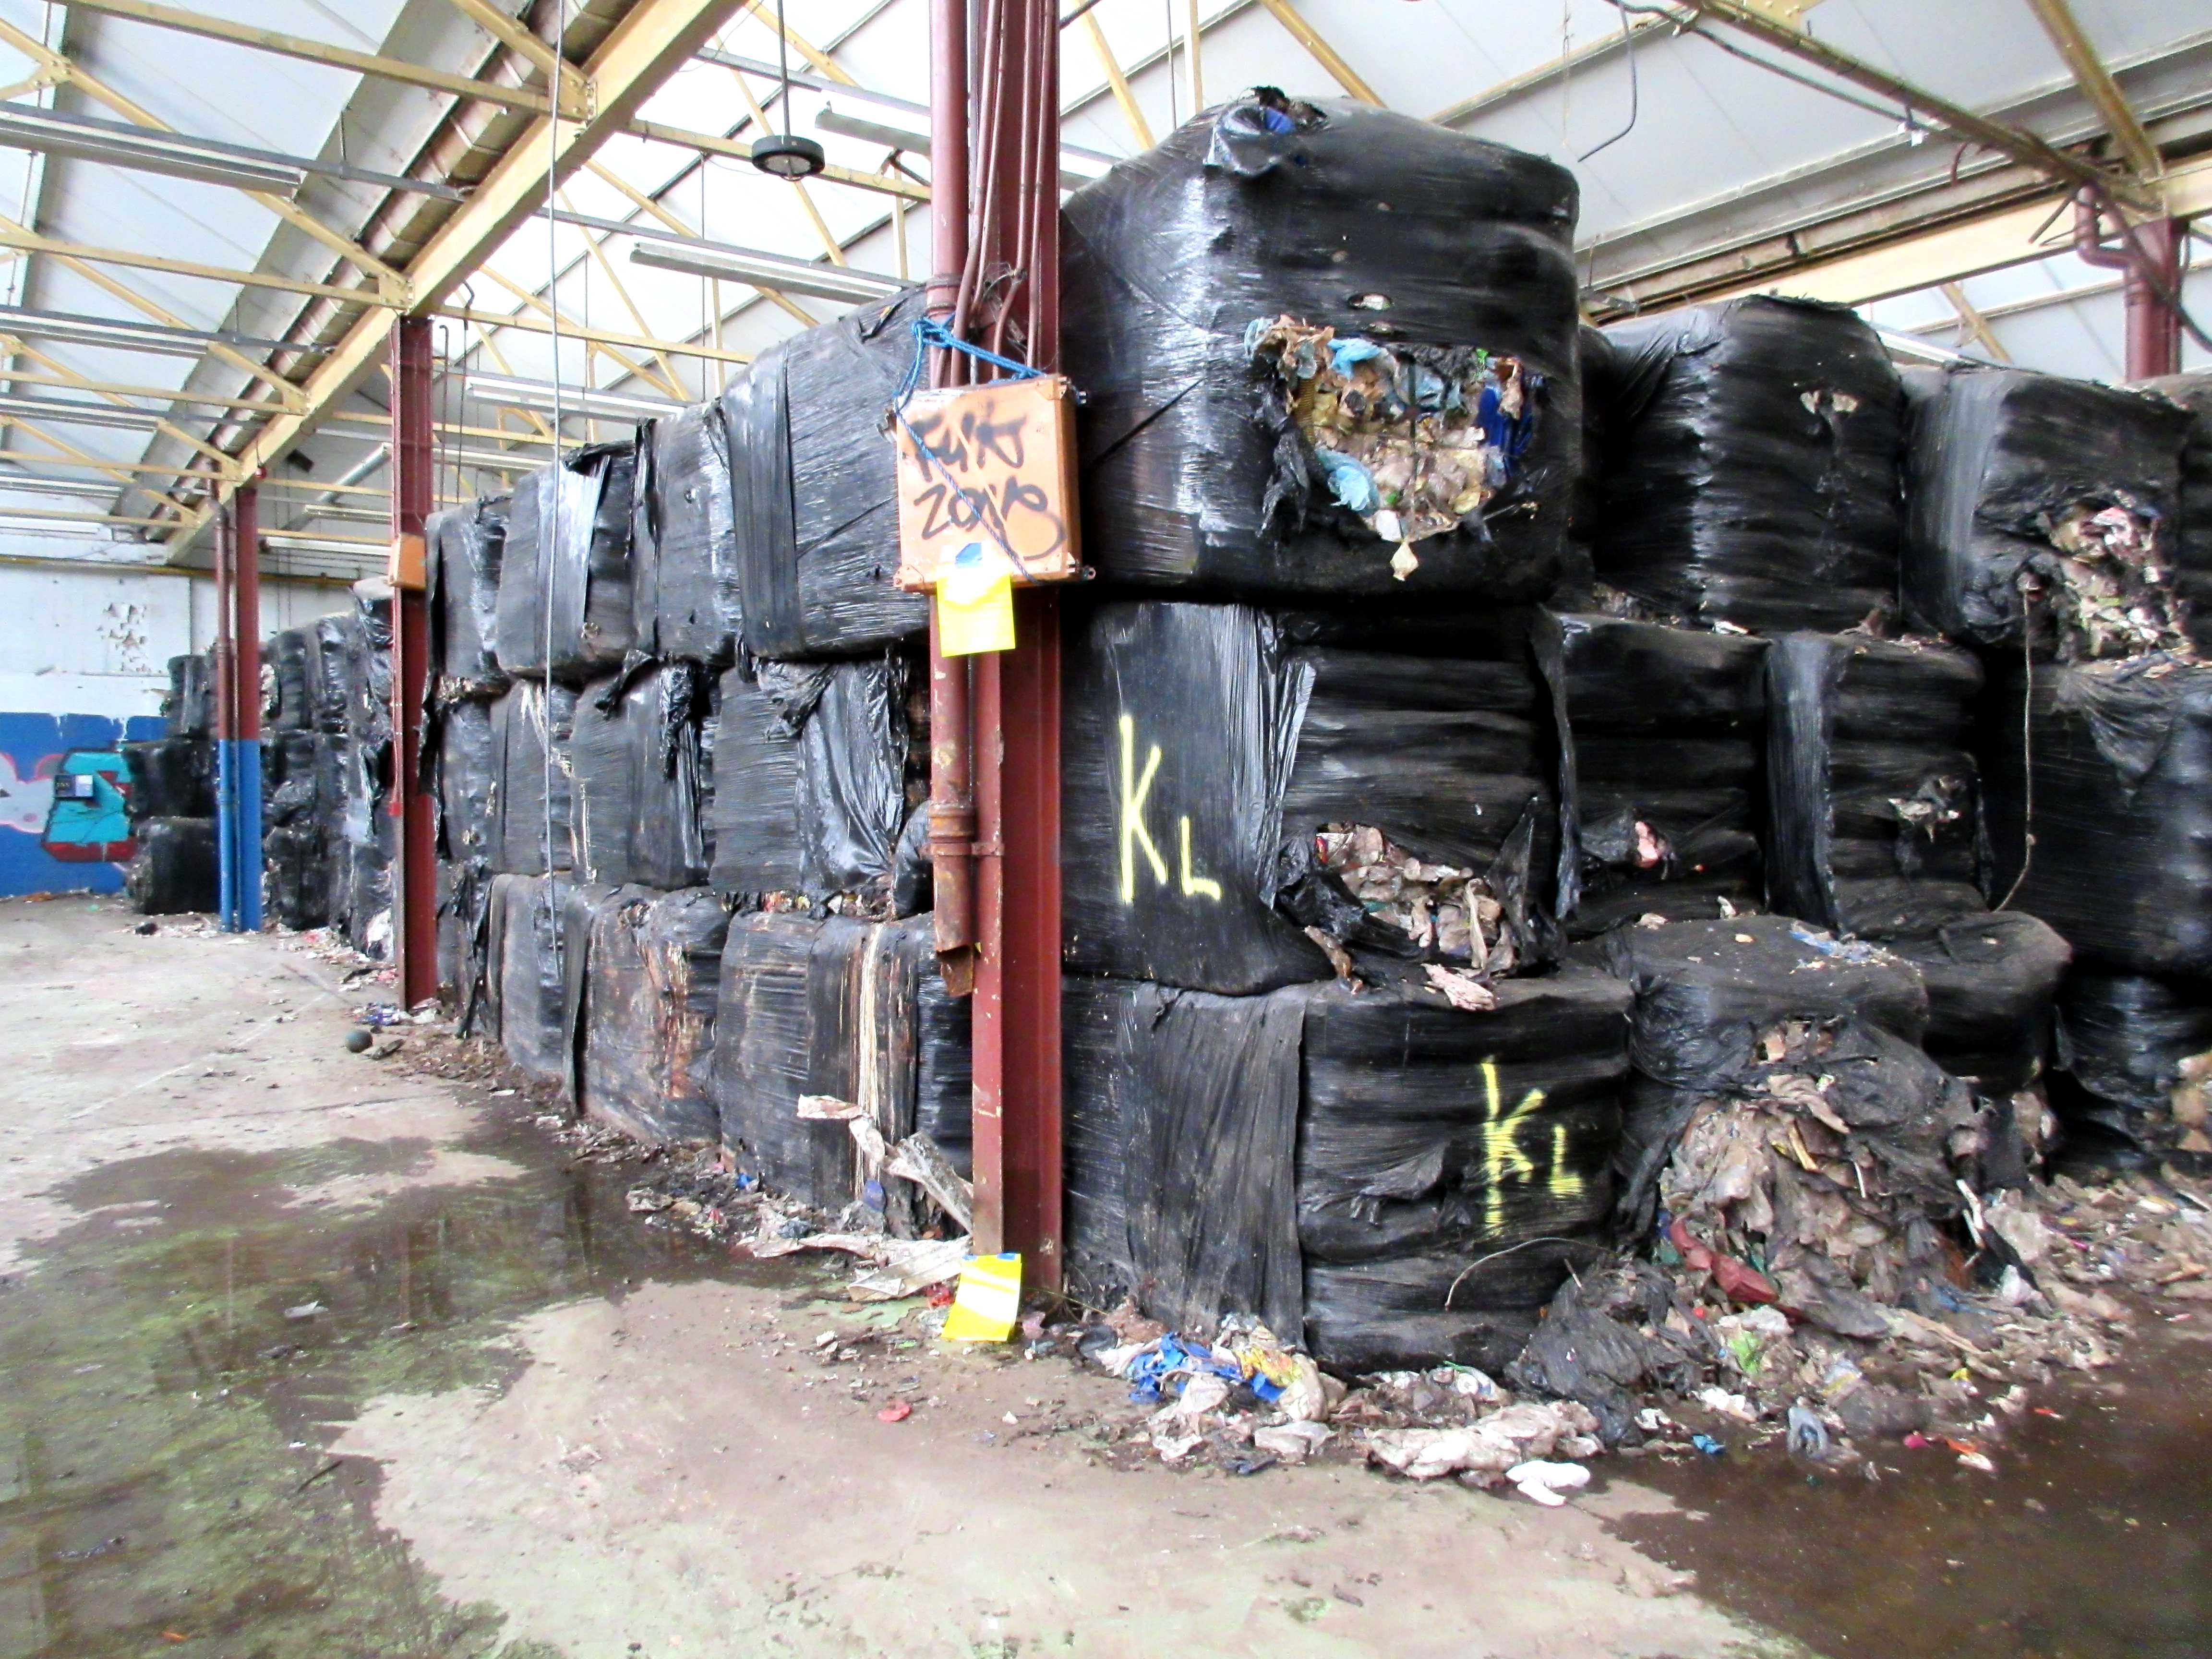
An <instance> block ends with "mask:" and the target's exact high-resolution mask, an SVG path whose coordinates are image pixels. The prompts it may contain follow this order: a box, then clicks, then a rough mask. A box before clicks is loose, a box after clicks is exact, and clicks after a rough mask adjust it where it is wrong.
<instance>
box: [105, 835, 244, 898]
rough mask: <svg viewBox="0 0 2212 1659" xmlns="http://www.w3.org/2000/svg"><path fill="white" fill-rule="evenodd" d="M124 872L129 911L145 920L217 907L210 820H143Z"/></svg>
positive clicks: (214, 856) (215, 873)
mask: <svg viewBox="0 0 2212 1659" xmlns="http://www.w3.org/2000/svg"><path fill="white" fill-rule="evenodd" d="M131 835H132V838H133V839H134V840H136V841H137V843H138V847H137V852H135V853H134V854H132V855H131V863H130V865H129V866H128V867H127V868H125V871H124V876H123V884H124V890H125V892H126V893H127V894H128V895H129V896H130V899H131V908H132V909H134V910H137V911H140V912H142V913H143V914H144V915H149V916H168V915H185V914H187V913H191V912H201V911H209V910H212V909H214V908H216V905H217V904H218V903H219V902H221V896H220V894H219V893H218V891H217V887H218V884H219V882H220V880H221V875H220V871H219V868H218V865H217V861H216V827H215V820H214V819H213V818H149V819H147V820H146V821H145V822H144V823H140V824H138V825H137V826H136V827H135V828H134V829H132V831H131Z"/></svg>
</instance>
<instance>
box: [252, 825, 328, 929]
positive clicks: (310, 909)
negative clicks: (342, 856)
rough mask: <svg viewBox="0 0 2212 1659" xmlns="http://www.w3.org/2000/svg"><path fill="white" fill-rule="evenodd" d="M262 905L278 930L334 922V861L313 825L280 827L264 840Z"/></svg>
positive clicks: (276, 827) (276, 826)
mask: <svg viewBox="0 0 2212 1659" xmlns="http://www.w3.org/2000/svg"><path fill="white" fill-rule="evenodd" d="M261 869H262V882H261V886H262V902H263V904H264V908H266V910H267V912H268V914H269V915H270V916H271V917H273V918H274V919H275V920H276V923H277V924H278V926H280V927H290V928H294V929H301V928H307V927H326V926H328V925H329V922H330V919H331V858H330V854H329V852H328V851H327V848H326V844H325V840H324V836H323V832H322V831H321V830H320V829H318V828H317V827H316V826H315V825H314V824H313V823H309V822H294V823H279V824H276V825H274V826H273V827H272V828H270V830H269V831H268V833H266V834H265V835H264V836H262V837H261Z"/></svg>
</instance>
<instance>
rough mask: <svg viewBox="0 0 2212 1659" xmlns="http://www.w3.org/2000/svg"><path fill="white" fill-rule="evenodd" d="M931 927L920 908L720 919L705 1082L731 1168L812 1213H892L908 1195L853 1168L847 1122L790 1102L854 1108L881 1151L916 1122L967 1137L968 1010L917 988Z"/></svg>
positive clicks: (930, 974)
mask: <svg viewBox="0 0 2212 1659" xmlns="http://www.w3.org/2000/svg"><path fill="white" fill-rule="evenodd" d="M935 976H936V963H935V948H934V944H933V921H932V919H931V918H930V917H927V916H918V917H915V918H912V919H910V920H908V921H898V922H892V923H889V924H876V923H871V922H866V921H856V920H854V919H852V918H850V917H845V916H828V917H823V918H821V919H818V920H817V919H814V918H810V917H805V916H799V915H772V914H759V913H755V914H751V915H738V916H736V917H733V918H732V920H731V922H730V927H729V934H728V938H727V939H726V942H725V944H724V946H723V950H722V976H721V988H720V1003H719V1005H718V1008H717V1012H716V1015H715V1019H716V1036H715V1043H714V1078H715V1095H716V1099H717V1101H718V1102H719V1103H720V1112H721V1128H722V1144H723V1145H724V1146H726V1148H728V1149H729V1151H730V1152H731V1153H732V1156H733V1157H734V1158H736V1159H737V1161H738V1165H739V1167H740V1168H742V1169H744V1170H748V1171H750V1172H751V1173H754V1174H757V1175H758V1176H760V1177H761V1178H762V1180H763V1181H764V1182H767V1183H768V1184H769V1186H770V1187H772V1188H777V1189H779V1190H781V1191H783V1192H786V1193H788V1194H792V1195H793V1196H794V1197H796V1198H798V1199H799V1200H802V1201H803V1202H805V1203H808V1204H811V1205H815V1206H818V1207H820V1208H822V1209H825V1210H829V1211H831V1212H836V1211H840V1210H842V1209H843V1208H844V1206H846V1205H848V1204H849V1203H852V1202H854V1200H859V1201H860V1202H862V1203H864V1204H866V1205H868V1206H869V1207H871V1208H875V1209H886V1208H888V1210H889V1212H890V1214H891V1216H892V1217H893V1218H896V1214H897V1208H898V1206H899V1205H900V1204H901V1203H902V1202H910V1201H911V1200H910V1198H908V1199H905V1200H902V1199H901V1198H900V1197H898V1196H897V1194H896V1193H895V1192H894V1191H892V1190H890V1188H891V1187H892V1185H893V1183H890V1182H884V1180H882V1178H881V1175H880V1172H877V1173H876V1174H874V1175H871V1174H870V1172H868V1171H866V1170H863V1169H861V1168H860V1167H859V1165H858V1164H857V1162H856V1151H855V1146H854V1139H853V1133H852V1128H851V1126H850V1124H849V1123H848V1122H847V1121H843V1120H842V1119H840V1118H836V1117H826V1118H825V1117H816V1118H802V1117H801V1116H800V1115H799V1102H800V1100H801V1098H802V1097H826V1098H827V1099H828V1100H829V1101H833V1102H840V1103H845V1104H846V1105H848V1106H850V1107H852V1108H854V1109H857V1110H858V1111H859V1112H860V1114H861V1115H865V1116H866V1117H867V1118H868V1119H869V1120H870V1121H872V1123H873V1124H874V1126H875V1127H876V1130H877V1132H878V1133H880V1134H881V1135H882V1136H883V1137H884V1141H885V1143H886V1144H887V1145H896V1143H897V1142H898V1141H900V1140H902V1139H905V1138H906V1137H907V1136H908V1135H910V1134H912V1133H915V1131H916V1130H917V1129H918V1128H919V1129H921V1130H922V1131H924V1132H926V1133H930V1134H931V1135H932V1137H933V1139H937V1138H939V1135H940V1134H944V1135H949V1134H950V1133H951V1132H952V1131H953V1130H954V1129H955V1128H956V1127H957V1128H959V1129H960V1130H961V1132H962V1142H963V1143H964V1142H965V1140H966V1139H967V1132H966V1129H965V1120H966V1111H965V1109H964V1104H963V1097H964V1096H965V1094H966V1083H967V1080H968V1077H969V1066H970V1065H971V1063H972V1062H971V1060H970V1051H969V1041H968V1005H967V1004H966V1003H965V1002H955V1001H953V1000H951V999H949V998H944V997H941V996H940V997H931V996H928V995H927V994H926V993H925V989H924V987H926V986H927V984H928V983H929V982H931V981H934V979H935ZM943 1144H944V1143H943V1141H942V1140H940V1145H943ZM946 1150H947V1152H954V1153H957V1148H956V1147H954V1146H947V1147H946ZM871 1182H873V1186H874V1190H873V1191H871V1190H870V1185H871Z"/></svg>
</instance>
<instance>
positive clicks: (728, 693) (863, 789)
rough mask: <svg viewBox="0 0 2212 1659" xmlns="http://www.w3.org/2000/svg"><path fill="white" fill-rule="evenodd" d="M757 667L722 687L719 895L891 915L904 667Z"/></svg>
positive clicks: (717, 762)
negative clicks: (834, 902)
mask: <svg viewBox="0 0 2212 1659" xmlns="http://www.w3.org/2000/svg"><path fill="white" fill-rule="evenodd" d="M750 668H751V671H750V672H748V671H747V669H746V668H745V667H738V668H733V669H732V670H731V671H729V672H728V673H726V674H725V675H723V676H722V682H721V702H720V710H719V713H718V714H717V717H716V724H715V729H714V803H713V807H712V811H711V814H710V817H709V825H710V834H709V836H708V839H709V840H710V841H711V842H712V843H713V847H714V873H713V883H714V886H715V887H716V888H717V889H718V890H720V891H722V892H725V893H747V894H768V893H795V894H799V895H803V896H805V898H807V899H808V900H810V901H811V902H815V903H822V902H827V901H829V899H831V898H833V897H836V896H841V895H847V894H850V895H854V896H857V897H858V899H859V900H860V905H861V908H865V909H867V910H869V911H871V912H881V911H883V910H884V909H885V908H886V907H887V906H888V905H889V902H890V886H891V880H892V876H893V873H894V869H895V866H896V854H897V850H898V842H899V831H900V830H901V829H902V827H903V826H904V824H905V823H906V819H907V815H908V810H909V808H910V806H911V805H912V804H913V803H912V800H911V799H910V798H909V792H908V769H909V766H910V759H911V757H910V754H909V744H908V736H909V732H908V724H909V722H908V708H907V704H908V679H909V676H908V669H907V665H906V663H905V661H904V659H902V658H901V657H899V656H897V655H896V654H890V655H885V656H883V657H878V658H876V659H872V660H867V661H862V662H848V663H835V664H832V663H809V664H799V663H776V662H759V663H756V664H753V665H750ZM916 787H917V788H919V787H921V786H920V782H919V780H917V781H916Z"/></svg>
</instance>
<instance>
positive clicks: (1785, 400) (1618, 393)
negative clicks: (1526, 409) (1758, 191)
mask: <svg viewBox="0 0 2212 1659" xmlns="http://www.w3.org/2000/svg"><path fill="white" fill-rule="evenodd" d="M1606 332H1607V335H1608V336H1609V337H1610V338H1611V341H1612V343H1613V348H1614V351H1615V353H1616V354H1617V358H1618V372H1617V374H1616V375H1615V376H1614V380H1613V399H1614V401H1613V407H1612V408H1611V409H1610V410H1607V413H1606V415H1605V416H1603V418H1602V422H1601V424H1602V427H1603V430H1604V432H1605V435H1606V439H1605V441H1606V453H1604V454H1603V455H1602V456H1601V457H1599V458H1598V459H1597V460H1596V463H1595V465H1596V466H1597V467H1598V470H1599V472H1600V476H1601V486H1600V488H1601V495H1602V513H1603V521H1602V524H1601V530H1600V534H1599V538H1598V544H1597V554H1596V558H1597V575H1598V580H1600V581H1601V582H1604V583H1607V584H1608V585H1609V586H1613V587H1615V588H1618V589H1620V591H1621V592H1626V593H1627V594H1629V595H1631V596H1632V598H1633V599H1637V600H1638V601H1640V602H1641V603H1642V604H1644V605H1646V606H1649V607H1650V608H1651V609H1653V610H1654V611H1657V612H1659V613H1661V614H1662V615H1664V616H1668V617H1680V618H1682V619H1684V620H1686V621H1690V622H1694V623H1716V622H1726V623H1734V624H1735V625H1736V626H1738V627H1741V628H1747V629H1750V630H1752V631H1753V633H1761V634H1764V633H1779V632H1782V631H1784V630H1785V629H1800V628H1814V629H1845V628H1851V627H1855V626H1857V624H1859V623H1863V622H1864V621H1865V620H1866V619H1867V618H1868V617H1869V616H1873V615H1876V614H1880V615H1881V616H1885V617H1886V616H1888V615H1890V614H1891V613H1892V612H1893V611H1894V610H1895V608H1896V604H1897V571H1898V541H1899V533H1900V529H1901V526H1900V524H1899V518H1900V508H1899V502H1898V484H1897V477H1898V459H1897V458H1898V448H1899V441H1900V437H1901V434H1902V429H1903V423H1904V418H1905V392H1904V388H1903V387H1902V386H1901V385H1900V384H1899V380H1898V377H1897V371H1896V370H1895V369H1894V368H1893V367H1892V366H1891V364H1890V360H1889V353H1888V351H1887V349H1885V348H1884V347H1883V345H1882V343H1881V337H1880V336H1879V335H1877V334H1875V331H1874V330H1873V329H1872V328H1870V327H1869V326H1868V325H1867V324H1866V323H1864V322H1863V321H1862V320H1861V319H1860V318H1859V317H1858V315H1857V313H1855V312H1852V311H1850V310H1847V309H1844V307H1838V306H1827V305H1820V304H1816V303H1814V302H1813V301H1805V300H1783V299H1775V298H1771V297H1768V296H1765V295H1759V296H1754V297H1751V298H1747V299H1741V300H1729V301H1724V302H1723V303H1721V304H1718V305H1711V306H1699V307H1692V308H1691V309H1689V310H1686V311H1676V312H1668V313H1664V314H1662V315H1660V316H1656V317H1648V318H1640V319H1638V320H1636V321H1634V322H1630V323H1622V324H1620V325H1616V326H1614V327H1613V328H1609V329H1607V331H1606Z"/></svg>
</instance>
